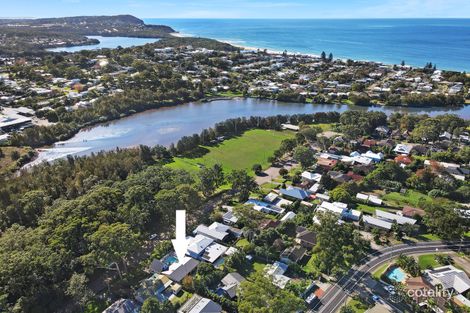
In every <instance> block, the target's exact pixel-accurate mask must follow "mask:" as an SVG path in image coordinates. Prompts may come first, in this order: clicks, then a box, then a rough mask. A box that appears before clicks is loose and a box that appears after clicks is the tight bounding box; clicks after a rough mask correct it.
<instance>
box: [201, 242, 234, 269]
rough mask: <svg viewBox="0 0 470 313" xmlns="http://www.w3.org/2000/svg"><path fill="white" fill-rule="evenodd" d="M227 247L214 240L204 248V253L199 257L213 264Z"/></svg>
mask: <svg viewBox="0 0 470 313" xmlns="http://www.w3.org/2000/svg"><path fill="white" fill-rule="evenodd" d="M227 249H228V248H227V247H225V246H223V245H221V244H218V243H215V242H214V243H212V244H211V245H210V246H208V247H207V248H206V249H205V250H204V253H203V255H202V257H201V259H202V260H204V261H206V262H209V263H211V264H213V263H215V261H217V260H218V259H219V258H220V257H221V256H222V255H224V254H225V252H226V251H227Z"/></svg>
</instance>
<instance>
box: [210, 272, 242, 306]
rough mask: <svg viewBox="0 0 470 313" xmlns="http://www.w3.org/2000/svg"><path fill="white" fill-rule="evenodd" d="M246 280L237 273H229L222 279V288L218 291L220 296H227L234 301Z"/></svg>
mask: <svg viewBox="0 0 470 313" xmlns="http://www.w3.org/2000/svg"><path fill="white" fill-rule="evenodd" d="M245 280H246V279H245V277H243V276H242V275H240V274H238V273H237V272H234V273H228V274H227V275H225V277H224V278H222V281H221V286H220V287H219V288H218V289H217V294H218V295H225V296H227V297H229V298H230V299H233V298H235V297H236V296H237V290H238V287H239V286H240V284H241V283H242V282H244V281H245Z"/></svg>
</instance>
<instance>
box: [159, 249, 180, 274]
mask: <svg viewBox="0 0 470 313" xmlns="http://www.w3.org/2000/svg"><path fill="white" fill-rule="evenodd" d="M161 262H162V263H163V265H164V270H167V269H168V268H169V267H170V265H171V264H173V263H177V262H178V258H177V257H176V255H174V254H173V253H170V254H167V255H165V256H164V257H163V258H162V259H161Z"/></svg>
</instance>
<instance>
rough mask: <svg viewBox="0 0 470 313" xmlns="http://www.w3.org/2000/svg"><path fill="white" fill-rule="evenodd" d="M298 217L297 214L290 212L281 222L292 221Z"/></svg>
mask: <svg viewBox="0 0 470 313" xmlns="http://www.w3.org/2000/svg"><path fill="white" fill-rule="evenodd" d="M296 215H297V214H295V213H294V212H291V211H289V212H287V213H286V214H285V215H284V216H283V217H282V218H281V222H285V221H287V220H291V219H293V218H295V216H296Z"/></svg>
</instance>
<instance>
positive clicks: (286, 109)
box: [29, 98, 470, 166]
mask: <svg viewBox="0 0 470 313" xmlns="http://www.w3.org/2000/svg"><path fill="white" fill-rule="evenodd" d="M348 109H352V110H362V111H382V112H385V113H386V114H390V113H392V112H397V111H401V112H410V113H419V114H423V113H426V114H429V115H430V116H435V115H439V114H444V113H455V114H457V115H459V116H461V117H463V118H466V119H468V118H470V106H465V107H461V108H406V107H357V106H352V105H346V104H311V103H286V102H280V101H274V100H264V99H252V98H247V99H242V98H240V99H227V100H217V101H212V102H191V103H187V104H182V105H178V106H173V107H165V108H160V109H155V110H149V111H145V112H141V113H137V114H134V115H131V116H128V117H125V118H122V119H119V120H115V121H112V122H109V123H106V124H100V125H96V126H93V127H90V128H87V129H83V130H81V131H80V132H78V133H77V134H76V135H75V136H74V137H72V138H71V139H69V140H67V141H63V142H59V143H56V144H55V145H54V146H53V147H51V148H48V149H41V152H40V153H39V157H38V158H37V159H36V160H35V161H34V162H32V163H30V164H29V166H30V165H34V164H38V163H40V162H43V161H52V160H55V159H58V158H63V157H66V156H67V155H77V156H82V155H90V154H91V153H97V152H99V151H102V150H105V151H109V150H113V149H115V148H117V147H120V148H128V147H133V146H137V145H140V144H143V145H148V146H155V145H157V144H159V145H164V146H168V145H170V144H171V143H174V142H176V141H178V140H179V139H180V138H181V137H183V136H186V135H192V134H194V133H200V132H201V131H202V130H203V129H204V128H209V127H212V126H213V125H214V124H215V123H217V122H221V121H223V120H226V119H228V118H235V117H249V116H273V115H278V114H282V115H292V114H303V113H315V112H327V111H336V112H340V113H341V112H344V111H346V110H348Z"/></svg>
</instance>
